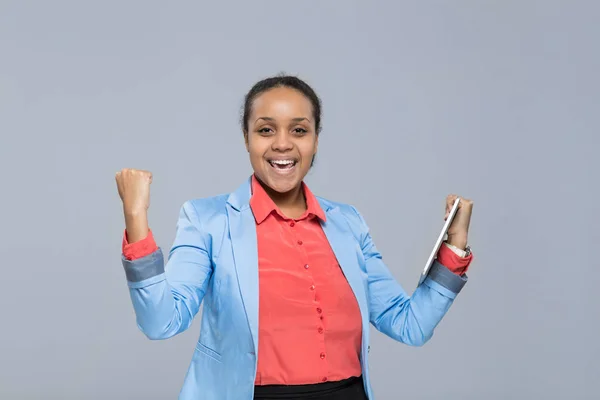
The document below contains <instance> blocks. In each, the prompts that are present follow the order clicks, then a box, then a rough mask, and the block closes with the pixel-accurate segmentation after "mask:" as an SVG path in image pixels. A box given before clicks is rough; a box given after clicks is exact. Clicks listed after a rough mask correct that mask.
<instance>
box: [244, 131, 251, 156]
mask: <svg viewBox="0 0 600 400" xmlns="http://www.w3.org/2000/svg"><path fill="white" fill-rule="evenodd" d="M244 145H245V146H246V151H247V152H250V148H249V144H248V132H247V131H244Z"/></svg>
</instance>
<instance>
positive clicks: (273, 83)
mask: <svg viewBox="0 0 600 400" xmlns="http://www.w3.org/2000/svg"><path fill="white" fill-rule="evenodd" d="M278 87H286V88H290V89H295V90H297V91H299V92H300V93H302V94H303V95H304V96H306V98H307V99H308V100H309V101H310V102H311V104H312V108H313V110H312V111H313V118H314V119H315V132H316V134H317V135H318V134H319V133H320V132H321V100H320V99H319V96H317V94H316V93H315V91H314V90H313V88H311V87H310V86H309V85H308V84H307V83H306V82H304V81H303V80H302V79H300V78H297V77H295V76H290V75H284V74H282V75H277V76H273V77H271V78H266V79H263V80H261V81H259V82H257V83H256V84H254V86H252V89H250V91H249V92H248V93H247V94H246V97H245V98H244V109H243V112H242V121H241V122H242V130H243V132H244V134H246V133H248V118H249V117H250V113H251V112H252V103H253V102H254V100H255V99H256V98H257V97H258V96H259V95H261V94H262V93H264V92H266V91H268V90H271V89H274V88H278Z"/></svg>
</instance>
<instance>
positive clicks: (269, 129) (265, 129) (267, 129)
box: [258, 127, 272, 133]
mask: <svg viewBox="0 0 600 400" xmlns="http://www.w3.org/2000/svg"><path fill="white" fill-rule="evenodd" d="M271 131H272V129H271V128H266V127H265V128H260V129H259V130H258V132H259V133H269V132H271Z"/></svg>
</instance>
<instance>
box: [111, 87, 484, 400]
mask: <svg viewBox="0 0 600 400" xmlns="http://www.w3.org/2000/svg"><path fill="white" fill-rule="evenodd" d="M320 130H321V103H320V100H319V98H318V97H317V95H316V94H315V92H314V91H313V90H312V88H311V87H309V86H308V85H307V84H306V83H305V82H303V81H302V80H300V79H298V78H296V77H290V76H277V77H273V78H269V79H265V80H263V81H260V82H258V83H257V84H256V85H255V86H254V87H253V88H252V89H251V90H250V92H249V93H248V94H247V95H246V100H245V107H244V113H243V119H242V131H243V134H244V140H245V144H246V149H247V150H248V153H249V155H250V162H251V164H252V168H253V169H254V173H253V174H252V176H251V177H249V179H248V180H247V181H246V182H244V183H243V184H242V185H241V186H240V187H239V188H238V189H237V190H235V191H234V192H232V193H231V194H229V195H222V196H216V197H210V198H203V199H194V200H189V201H187V202H185V203H184V204H183V206H182V208H181V211H180V215H179V221H178V224H177V233H176V236H175V241H174V244H173V246H172V248H171V250H170V252H169V254H168V261H167V263H166V265H165V263H164V261H163V253H162V251H161V249H160V248H158V247H157V246H156V244H155V242H154V239H153V236H152V231H151V230H150V229H149V226H148V220H147V210H148V205H149V199H150V195H149V194H150V183H151V182H152V175H151V173H150V172H148V171H142V170H134V169H123V170H122V171H120V172H118V173H117V175H116V181H117V186H118V190H119V195H120V196H121V199H122V201H123V210H124V214H125V223H126V229H125V234H124V238H123V254H122V263H123V266H124V268H125V273H126V277H127V282H128V286H129V290H130V293H131V300H132V303H133V307H134V310H135V313H136V316H137V324H138V326H139V328H140V329H141V330H142V332H144V334H145V335H146V336H147V337H149V338H150V339H166V338H169V337H171V336H174V335H176V334H178V333H181V332H183V331H184V330H186V329H187V328H188V327H189V326H190V324H191V322H192V319H193V318H194V316H195V315H196V313H197V312H198V309H199V307H200V304H201V303H202V302H203V301H204V308H203V313H202V324H201V331H200V337H199V339H198V342H197V344H196V349H195V351H194V354H193V358H192V361H191V363H190V365H189V369H188V372H187V375H186V377H185V381H184V384H183V388H182V390H181V393H180V397H179V398H180V399H184V400H188V399H189V400H192V399H194V400H197V399H206V400H208V399H215V400H225V399H231V400H251V399H309V398H310V399H320V400H325V399H331V400H334V399H344V400H359V399H373V398H374V396H373V391H372V389H371V385H370V383H369V368H368V362H369V360H368V356H369V340H370V339H369V323H371V324H373V325H374V326H375V327H376V328H377V329H378V330H379V331H381V332H383V333H384V334H386V335H388V336H389V337H391V338H393V339H396V340H397V341H399V342H402V343H405V344H408V345H412V346H420V345H423V344H424V343H425V342H427V340H429V338H430V337H431V336H432V335H433V331H434V328H435V327H436V325H437V324H438V323H439V322H440V320H441V319H442V317H443V316H444V315H445V314H446V312H447V311H448V309H449V307H450V305H451V304H452V302H453V300H454V298H455V297H456V295H457V294H458V293H459V292H460V290H461V289H462V287H463V286H464V284H465V283H466V281H467V278H466V275H465V272H466V269H467V267H468V265H469V263H470V262H471V260H472V257H473V256H472V254H471V253H470V250H469V248H468V247H467V233H468V228H469V222H470V217H471V210H472V204H473V203H472V202H471V201H470V200H467V199H462V201H461V203H460V204H461V207H460V209H459V211H458V213H457V215H456V217H455V220H454V221H453V223H452V226H451V227H450V230H449V233H448V240H447V241H446V242H445V244H444V245H443V246H442V247H441V249H440V251H439V254H438V257H437V260H436V261H435V263H434V265H433V267H432V269H431V270H430V272H429V275H428V277H427V279H426V280H425V281H424V282H423V283H422V284H421V285H419V286H418V288H417V289H416V290H415V292H414V293H413V294H412V296H408V295H407V293H406V292H405V291H404V290H403V288H402V287H401V286H400V285H399V284H398V283H397V282H396V281H395V279H394V278H393V276H392V274H391V273H390V272H389V270H388V268H387V267H386V266H385V264H384V263H383V261H382V258H381V255H380V253H379V251H378V250H377V248H376V247H375V245H374V244H373V241H372V239H371V236H370V234H369V228H368V227H367V224H366V222H365V220H364V219H363V217H362V216H361V214H360V213H359V212H358V211H357V210H356V209H355V208H354V207H353V206H351V205H348V204H344V203H338V202H334V201H330V200H326V199H324V198H320V197H316V196H315V195H313V193H312V192H311V191H310V190H309V188H308V187H307V186H306V184H305V183H304V182H303V179H304V177H305V176H306V174H307V172H308V171H309V169H310V168H311V166H312V163H313V160H314V157H315V155H316V154H317V148H318V143H319V133H320ZM455 198H456V196H454V195H450V196H448V197H447V199H446V215H447V213H448V211H449V208H450V205H451V204H452V203H453V201H454V199H455Z"/></svg>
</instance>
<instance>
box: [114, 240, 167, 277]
mask: <svg viewBox="0 0 600 400" xmlns="http://www.w3.org/2000/svg"><path fill="white" fill-rule="evenodd" d="M121 262H122V263H123V268H124V269H125V276H126V277H127V280H128V281H129V282H140V281H143V280H146V279H149V278H152V277H154V276H157V275H160V274H162V273H164V272H165V263H164V257H163V253H162V250H161V249H160V248H158V249H157V250H155V251H153V252H152V253H150V254H148V255H147V256H145V257H142V258H137V259H135V260H128V259H127V258H126V257H125V256H124V255H121Z"/></svg>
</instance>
